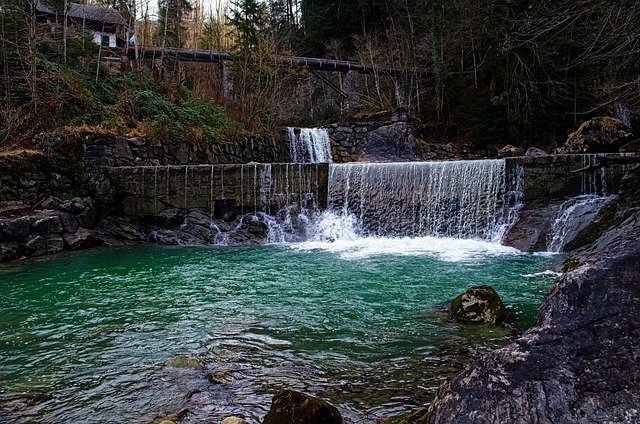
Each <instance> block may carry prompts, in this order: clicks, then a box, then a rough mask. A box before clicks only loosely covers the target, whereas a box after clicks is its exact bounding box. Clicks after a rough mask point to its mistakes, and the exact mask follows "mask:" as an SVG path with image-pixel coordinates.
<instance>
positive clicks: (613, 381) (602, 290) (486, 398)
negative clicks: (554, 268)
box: [428, 167, 640, 423]
mask: <svg viewBox="0 0 640 424" xmlns="http://www.w3.org/2000/svg"><path fill="white" fill-rule="evenodd" d="M639 218H640V170H639V169H638V168H637V167H636V169H635V170H634V171H633V172H631V173H630V175H629V176H628V177H627V178H626V179H625V180H624V181H623V187H622V190H621V192H620V199H619V205H618V208H617V212H616V223H615V224H616V225H614V226H613V227H611V229H610V230H609V231H607V232H606V233H604V234H603V235H602V236H601V237H600V238H598V240H597V241H596V242H595V243H593V244H591V245H588V246H585V247H584V248H582V249H581V250H580V251H578V252H574V253H572V254H571V255H572V261H574V265H576V266H575V267H574V268H573V270H572V271H570V272H568V273H567V274H565V275H563V276H562V277H560V278H559V279H558V280H556V282H555V283H554V284H553V286H552V287H551V289H550V291H549V292H548V293H547V295H546V296H545V298H544V300H543V302H542V305H541V307H540V311H539V313H538V319H537V322H536V324H535V326H534V327H533V328H531V329H530V330H529V331H527V332H526V333H525V334H524V335H523V336H522V337H520V338H519V339H518V340H517V341H516V342H515V343H513V344H511V345H509V346H507V347H505V348H502V349H499V350H497V351H494V352H492V353H490V354H489V355H487V356H486V357H484V358H483V359H481V360H480V361H477V362H475V363H473V364H472V365H470V366H469V367H467V368H466V369H464V370H463V371H461V372H459V373H457V374H455V375H454V376H453V377H452V378H451V379H450V381H448V382H447V383H445V384H444V385H442V386H441V387H440V388H439V389H438V393H437V395H436V398H435V399H434V401H433V402H432V404H431V406H430V408H429V417H428V422H430V423H505V422H508V423H535V422H552V423H569V422H571V423H598V422H619V423H636V422H639V421H640V409H639V408H638V407H637V405H638V404H640V356H639V355H638V352H639V351H640V326H638V324H637V323H638V322H639V320H640V243H638V240H640V219H639Z"/></svg>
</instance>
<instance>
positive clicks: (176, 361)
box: [165, 355, 204, 370]
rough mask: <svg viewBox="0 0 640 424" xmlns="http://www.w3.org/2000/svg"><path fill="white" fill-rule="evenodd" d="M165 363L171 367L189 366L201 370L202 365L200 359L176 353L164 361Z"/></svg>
mask: <svg viewBox="0 0 640 424" xmlns="http://www.w3.org/2000/svg"><path fill="white" fill-rule="evenodd" d="M165 364H166V365H168V366H170V367H173V368H190V369H194V370H203V369H204V365H203V364H202V362H200V360H199V359H198V358H196V357H194V356H190V355H177V356H174V357H173V358H171V359H169V360H168V361H167V362H165Z"/></svg>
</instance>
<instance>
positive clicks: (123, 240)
mask: <svg viewBox="0 0 640 424" xmlns="http://www.w3.org/2000/svg"><path fill="white" fill-rule="evenodd" d="M96 236H97V237H98V239H99V240H100V241H101V242H102V243H103V244H105V245H107V246H117V245H122V244H132V243H140V242H144V241H146V240H147V236H146V233H145V231H144V226H143V225H141V224H140V223H138V222H136V221H134V220H129V219H126V218H122V217H110V218H108V219H102V220H100V222H99V223H98V226H97V227H96Z"/></svg>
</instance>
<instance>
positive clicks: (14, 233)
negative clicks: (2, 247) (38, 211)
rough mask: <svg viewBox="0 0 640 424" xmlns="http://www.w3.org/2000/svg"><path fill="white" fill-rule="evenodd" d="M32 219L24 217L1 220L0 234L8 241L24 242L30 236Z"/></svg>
mask: <svg viewBox="0 0 640 424" xmlns="http://www.w3.org/2000/svg"><path fill="white" fill-rule="evenodd" d="M30 228H31V218H29V217H28V216H23V217H20V218H13V219H0V233H2V238H3V239H4V240H7V241H18V240H22V239H24V238H25V237H27V235H29V230H30Z"/></svg>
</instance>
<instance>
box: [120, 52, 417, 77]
mask: <svg viewBox="0 0 640 424" xmlns="http://www.w3.org/2000/svg"><path fill="white" fill-rule="evenodd" d="M127 55H128V57H129V59H135V55H136V53H135V51H134V50H133V49H129V51H128V52H127ZM138 55H139V57H140V58H142V59H160V58H161V57H171V58H175V59H177V60H179V61H182V62H201V63H202V62H203V63H215V62H226V61H232V60H233V59H234V57H236V56H237V55H235V54H233V53H229V52H220V51H215V50H195V49H176V48H169V49H168V48H162V47H153V46H140V47H139V50H138ZM272 58H273V63H274V64H276V65H279V66H284V67H289V68H302V69H310V70H314V71H327V72H351V71H353V72H357V73H359V74H367V75H384V76H394V77H395V76H401V75H404V74H408V73H414V74H415V73H418V74H421V75H425V76H428V75H429V72H428V70H427V69H423V68H407V69H391V68H380V67H377V66H368V65H364V64H362V63H360V62H352V61H347V60H335V59H322V58H315V57H300V56H281V55H273V56H272Z"/></svg>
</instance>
